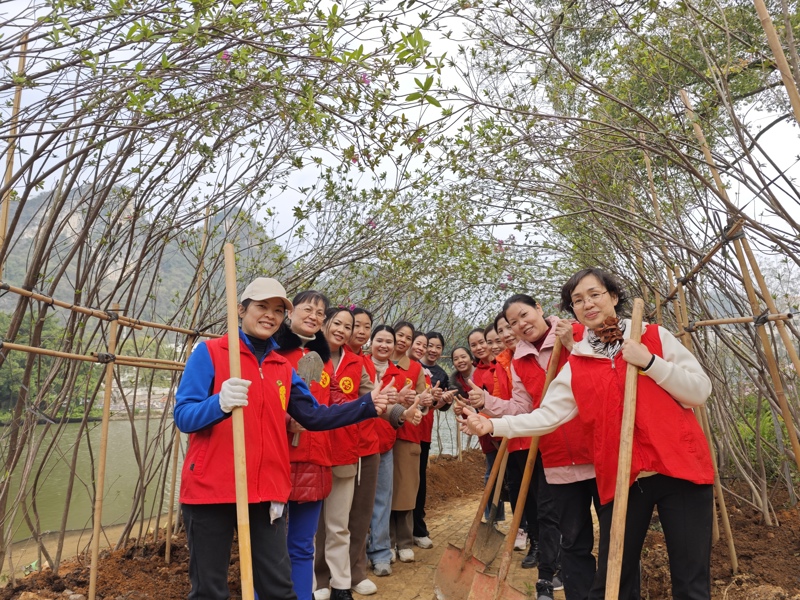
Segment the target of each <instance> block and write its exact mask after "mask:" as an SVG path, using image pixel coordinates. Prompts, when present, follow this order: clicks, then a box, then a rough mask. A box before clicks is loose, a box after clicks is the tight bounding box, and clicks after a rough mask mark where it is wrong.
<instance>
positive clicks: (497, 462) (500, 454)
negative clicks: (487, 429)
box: [461, 438, 508, 566]
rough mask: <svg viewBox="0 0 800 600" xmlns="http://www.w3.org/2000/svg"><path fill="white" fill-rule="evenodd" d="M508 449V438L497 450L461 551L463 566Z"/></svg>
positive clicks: (470, 554)
mask: <svg viewBox="0 0 800 600" xmlns="http://www.w3.org/2000/svg"><path fill="white" fill-rule="evenodd" d="M507 449H508V438H503V441H502V442H500V448H499V449H498V450H497V456H495V458H494V464H493V465H492V471H491V472H490V473H489V479H488V480H487V481H486V487H485V488H484V490H483V496H481V503H480V506H478V511H477V512H476V513H475V518H474V519H472V525H471V526H470V528H469V533H467V542H466V544H465V545H464V549H463V550H462V551H461V565H462V566H463V565H464V563H465V562H466V561H467V559H468V558H469V557H470V556H472V548H473V547H474V546H475V540H476V539H477V538H478V527H479V526H480V524H481V517H482V516H483V511H485V510H486V506H487V505H488V504H489V497H490V496H491V495H492V486H493V485H494V482H495V481H497V474H498V473H499V472H500V466H501V463H503V459H504V457H505V456H506V450H507Z"/></svg>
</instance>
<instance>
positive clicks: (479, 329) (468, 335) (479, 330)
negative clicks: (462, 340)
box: [467, 327, 486, 346]
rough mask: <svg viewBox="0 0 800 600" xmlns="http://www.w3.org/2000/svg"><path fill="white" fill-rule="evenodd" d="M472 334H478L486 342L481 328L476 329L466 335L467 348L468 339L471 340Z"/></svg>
mask: <svg viewBox="0 0 800 600" xmlns="http://www.w3.org/2000/svg"><path fill="white" fill-rule="evenodd" d="M474 333H480V334H481V335H482V336H483V339H484V341H485V340H486V334H485V333H484V332H483V328H481V327H476V328H475V329H473V330H472V331H470V332H469V333H468V334H467V346H469V338H471V337H472V334H474Z"/></svg>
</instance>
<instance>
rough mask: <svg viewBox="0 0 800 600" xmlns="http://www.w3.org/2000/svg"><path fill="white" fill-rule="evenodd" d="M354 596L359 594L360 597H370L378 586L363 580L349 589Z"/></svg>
mask: <svg viewBox="0 0 800 600" xmlns="http://www.w3.org/2000/svg"><path fill="white" fill-rule="evenodd" d="M350 589H351V590H353V591H354V592H355V593H356V594H361V595H362V596H371V595H372V594H374V593H376V592H377V591H378V586H377V585H375V584H374V583H372V582H371V581H370V580H369V579H365V580H364V581H362V582H361V583H359V584H357V585H354V586H353V587H351V588H350Z"/></svg>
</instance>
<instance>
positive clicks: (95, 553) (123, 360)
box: [0, 221, 221, 600]
mask: <svg viewBox="0 0 800 600" xmlns="http://www.w3.org/2000/svg"><path fill="white" fill-rule="evenodd" d="M207 224H208V221H206V235H204V245H203V247H204V251H205V240H206V238H207ZM0 289H2V290H5V291H7V292H11V293H15V294H18V295H20V296H26V297H28V298H31V299H34V300H38V301H41V302H44V303H46V304H49V305H50V306H58V307H60V308H66V309H67V310H70V311H72V312H75V313H79V314H83V315H87V316H90V317H94V318H97V319H101V320H103V321H107V322H108V323H109V329H108V331H109V334H108V340H109V341H108V352H106V353H92V354H88V355H87V354H76V353H72V352H61V351H58V350H50V349H48V348H39V347H34V346H26V345H23V344H16V343H11V342H3V341H0V352H2V351H3V350H6V351H19V352H27V353H30V354H38V355H43V356H53V357H57V358H64V359H67V360H76V361H83V362H92V363H100V364H105V365H106V369H105V378H106V380H105V389H104V396H103V417H102V425H101V437H100V453H99V457H98V458H99V463H98V469H97V478H96V482H97V486H96V488H97V489H96V493H95V504H94V512H93V529H92V531H93V533H92V543H91V568H90V576H89V595H88V598H89V600H94V599H95V596H96V593H97V572H98V557H99V552H100V533H101V529H102V522H101V521H102V512H103V493H104V490H103V486H104V481H105V469H106V450H107V446H108V424H109V420H110V410H111V388H112V385H113V372H114V365H115V364H117V365H120V366H129V367H135V368H138V369H157V370H166V371H183V368H184V364H185V363H182V362H180V361H174V360H166V359H159V358H149V357H139V356H122V355H117V354H116V344H117V335H118V328H119V327H120V326H122V327H130V328H132V329H142V328H145V327H147V328H153V329H161V330H164V331H171V332H176V333H183V334H187V335H190V336H191V337H190V340H189V344H188V345H187V354H188V352H190V351H191V348H192V346H193V344H194V342H195V340H196V339H197V338H198V337H207V338H218V337H221V336H220V335H219V334H215V333H209V332H201V331H197V330H193V329H185V328H181V327H174V326H172V325H165V324H161V323H155V322H150V321H140V320H138V319H130V318H127V317H124V316H123V315H121V314H119V305H116V304H115V305H114V306H113V307H112V310H111V311H104V310H99V309H94V308H89V307H84V306H80V305H76V304H70V303H68V302H64V301H61V300H57V299H55V298H52V297H49V296H45V295H43V294H38V293H36V292H32V291H29V290H24V289H22V288H18V287H15V286H12V285H9V284H6V283H0ZM198 305H199V289H198V291H197V295H196V296H195V306H194V311H193V313H194V316H193V319H192V324H193V325H194V319H195V317H196V313H197V308H198ZM173 389H174V384H173ZM169 397H170V398H174V393H173V391H172V390H171V391H170V395H169ZM179 437H180V432H179V431H178V430H177V428H175V437H174V441H173V460H172V468H173V474H172V486H173V489H172V501H171V502H170V508H169V518H168V521H167V523H168V527H167V541H166V543H167V548H169V547H170V542H171V540H170V537H171V531H172V521H173V512H174V506H173V505H174V487H175V485H176V476H177V461H178V448H179V446H180V444H179V443H178V442H179ZM156 535H157V533H156ZM166 560H167V562H169V550H167V553H166Z"/></svg>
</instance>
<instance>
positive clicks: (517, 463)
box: [505, 450, 539, 541]
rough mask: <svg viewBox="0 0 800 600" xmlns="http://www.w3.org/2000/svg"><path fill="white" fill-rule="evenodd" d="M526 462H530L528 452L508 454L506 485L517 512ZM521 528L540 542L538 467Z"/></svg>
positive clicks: (512, 508)
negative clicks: (537, 488)
mask: <svg viewBox="0 0 800 600" xmlns="http://www.w3.org/2000/svg"><path fill="white" fill-rule="evenodd" d="M526 460H528V451H527V450H516V451H514V452H509V453H508V463H507V464H506V475H505V485H506V487H507V488H508V497H509V501H510V502H511V510H516V507H517V500H518V499H519V488H520V486H521V485H522V474H523V473H524V472H525V461H526ZM520 527H522V529H524V530H525V531H527V532H528V535H529V536H530V537H531V538H532V539H534V540H537V541H538V540H539V511H538V509H537V506H536V467H534V475H533V478H532V479H531V485H530V487H529V488H528V496H527V497H526V498H525V509H524V512H523V513H522V521H521V522H520Z"/></svg>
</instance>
